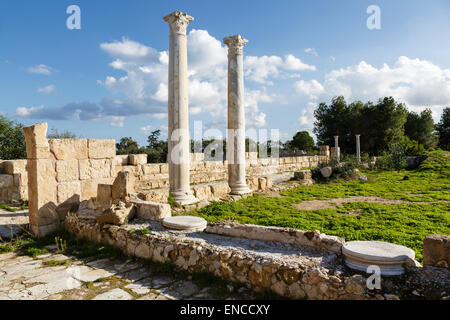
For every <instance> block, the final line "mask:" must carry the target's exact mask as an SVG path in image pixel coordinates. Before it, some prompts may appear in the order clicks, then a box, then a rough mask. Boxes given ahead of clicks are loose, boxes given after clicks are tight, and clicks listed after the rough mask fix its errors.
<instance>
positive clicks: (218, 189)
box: [211, 181, 231, 198]
mask: <svg viewBox="0 0 450 320" xmlns="http://www.w3.org/2000/svg"><path fill="white" fill-rule="evenodd" d="M211 192H212V194H213V196H214V197H215V198H220V197H223V196H225V195H227V194H228V193H230V192H231V189H230V187H229V185H228V182H226V181H221V182H214V183H211Z"/></svg>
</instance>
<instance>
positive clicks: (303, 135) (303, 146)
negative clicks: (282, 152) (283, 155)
mask: <svg viewBox="0 0 450 320" xmlns="http://www.w3.org/2000/svg"><path fill="white" fill-rule="evenodd" d="M289 145H290V148H291V150H303V151H306V152H312V151H313V150H314V139H313V138H312V137H311V136H310V135H309V132H308V131H299V132H297V133H296V134H295V135H294V137H293V139H292V140H291V141H290V143H289Z"/></svg>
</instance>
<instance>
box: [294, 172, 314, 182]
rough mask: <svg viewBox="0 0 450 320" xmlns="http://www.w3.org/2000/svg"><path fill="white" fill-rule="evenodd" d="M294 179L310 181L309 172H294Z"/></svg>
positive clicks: (310, 175)
mask: <svg viewBox="0 0 450 320" xmlns="http://www.w3.org/2000/svg"><path fill="white" fill-rule="evenodd" d="M294 179H296V180H309V179H312V173H311V170H301V171H296V172H294Z"/></svg>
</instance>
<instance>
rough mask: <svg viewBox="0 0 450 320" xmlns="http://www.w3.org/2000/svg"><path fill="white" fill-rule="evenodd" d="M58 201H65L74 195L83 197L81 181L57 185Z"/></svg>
mask: <svg viewBox="0 0 450 320" xmlns="http://www.w3.org/2000/svg"><path fill="white" fill-rule="evenodd" d="M57 195H58V203H63V202H65V201H66V200H68V199H70V198H72V197H73V196H78V198H80V197H81V182H80V181H72V182H63V183H59V184H58V186H57Z"/></svg>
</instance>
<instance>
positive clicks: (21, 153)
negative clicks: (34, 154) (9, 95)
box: [0, 115, 27, 160]
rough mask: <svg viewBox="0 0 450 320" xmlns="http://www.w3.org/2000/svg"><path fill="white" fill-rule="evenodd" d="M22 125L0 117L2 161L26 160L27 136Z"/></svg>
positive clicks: (0, 151) (0, 153) (0, 157)
mask: <svg viewBox="0 0 450 320" xmlns="http://www.w3.org/2000/svg"><path fill="white" fill-rule="evenodd" d="M22 128H23V126H22V124H20V123H17V122H14V121H11V120H8V119H6V118H5V117H4V116H2V115H0V159H3V160H13V159H26V157H27V152H26V150H25V136H24V135H23V132H22Z"/></svg>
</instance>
